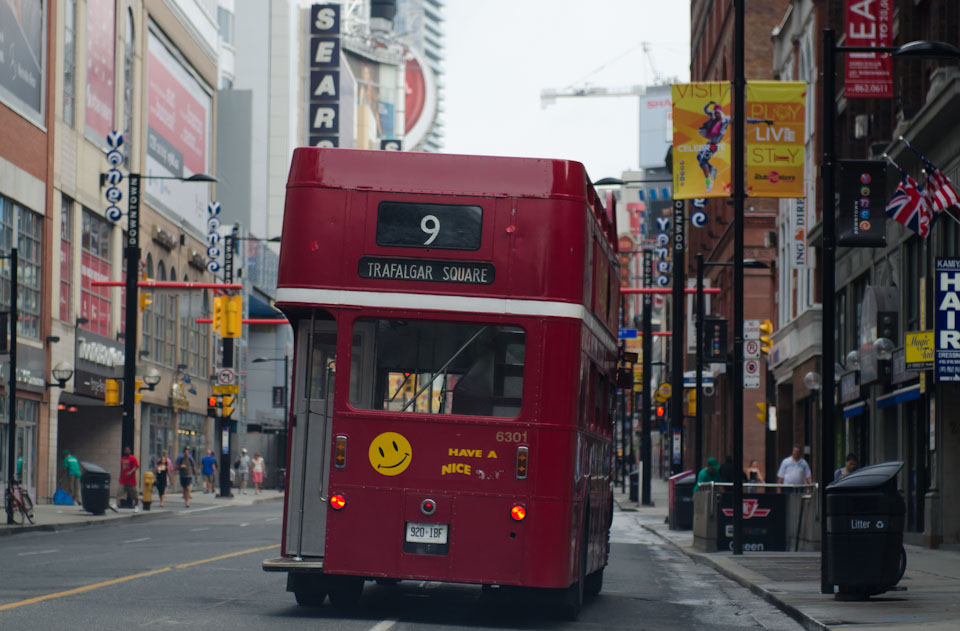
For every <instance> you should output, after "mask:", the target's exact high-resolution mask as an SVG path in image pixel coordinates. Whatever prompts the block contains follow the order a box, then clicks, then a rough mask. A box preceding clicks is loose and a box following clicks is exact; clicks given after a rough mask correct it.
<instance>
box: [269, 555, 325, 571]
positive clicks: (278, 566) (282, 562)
mask: <svg viewBox="0 0 960 631" xmlns="http://www.w3.org/2000/svg"><path fill="white" fill-rule="evenodd" d="M263 571H264V572H304V573H313V572H317V573H320V572H323V559H322V558H318V557H308V558H301V559H297V558H294V557H274V558H272V559H264V560H263Z"/></svg>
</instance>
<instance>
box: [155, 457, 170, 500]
mask: <svg viewBox="0 0 960 631" xmlns="http://www.w3.org/2000/svg"><path fill="white" fill-rule="evenodd" d="M153 471H154V473H155V474H156V477H155V478H154V484H156V485H157V495H159V496H160V506H163V502H164V501H165V500H166V498H167V485H168V484H170V482H171V479H170V472H171V471H173V463H172V462H170V456H168V455H167V450H166V449H164V450H163V453H162V454H161V455H160V457H159V458H157V460H156V462H155V463H154V465H153Z"/></svg>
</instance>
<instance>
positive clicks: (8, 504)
mask: <svg viewBox="0 0 960 631" xmlns="http://www.w3.org/2000/svg"><path fill="white" fill-rule="evenodd" d="M3 505H4V508H5V509H6V511H7V513H8V514H11V515H12V516H13V523H15V524H17V525H23V522H24V520H25V519H26V520H27V521H29V522H30V523H31V524H32V523H33V500H32V499H30V493H28V492H27V491H25V490H24V488H23V487H22V486H20V481H19V480H17V479H14V480H13V482H12V483H11V484H8V485H7V490H6V493H4V502H3Z"/></svg>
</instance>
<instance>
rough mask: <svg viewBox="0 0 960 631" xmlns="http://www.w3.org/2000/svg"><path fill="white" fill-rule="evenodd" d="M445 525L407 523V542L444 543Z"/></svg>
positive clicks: (445, 535) (445, 537) (445, 540)
mask: <svg viewBox="0 0 960 631" xmlns="http://www.w3.org/2000/svg"><path fill="white" fill-rule="evenodd" d="M448 528H449V526H448V525H447V524H425V523H419V522H407V541H408V542H410V543H440V544H443V543H446V542H447V529H448Z"/></svg>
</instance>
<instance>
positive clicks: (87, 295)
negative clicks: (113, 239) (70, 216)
mask: <svg viewBox="0 0 960 631" xmlns="http://www.w3.org/2000/svg"><path fill="white" fill-rule="evenodd" d="M81 230H82V237H81V242H80V316H81V317H83V318H86V319H87V320H88V322H87V323H86V324H83V325H81V326H82V327H83V328H84V329H86V330H88V331H92V332H93V333H96V334H98V335H102V336H104V337H111V335H112V326H111V306H110V302H111V301H110V291H111V290H110V288H109V287H94V286H93V281H103V280H112V279H113V265H112V264H111V262H110V258H111V256H110V235H111V234H112V233H113V224H112V223H110V222H109V221H107V220H106V219H104V218H102V217H100V216H99V215H96V214H94V213H93V212H92V211H90V210H88V209H87V208H84V209H83V222H82V227H81Z"/></svg>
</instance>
